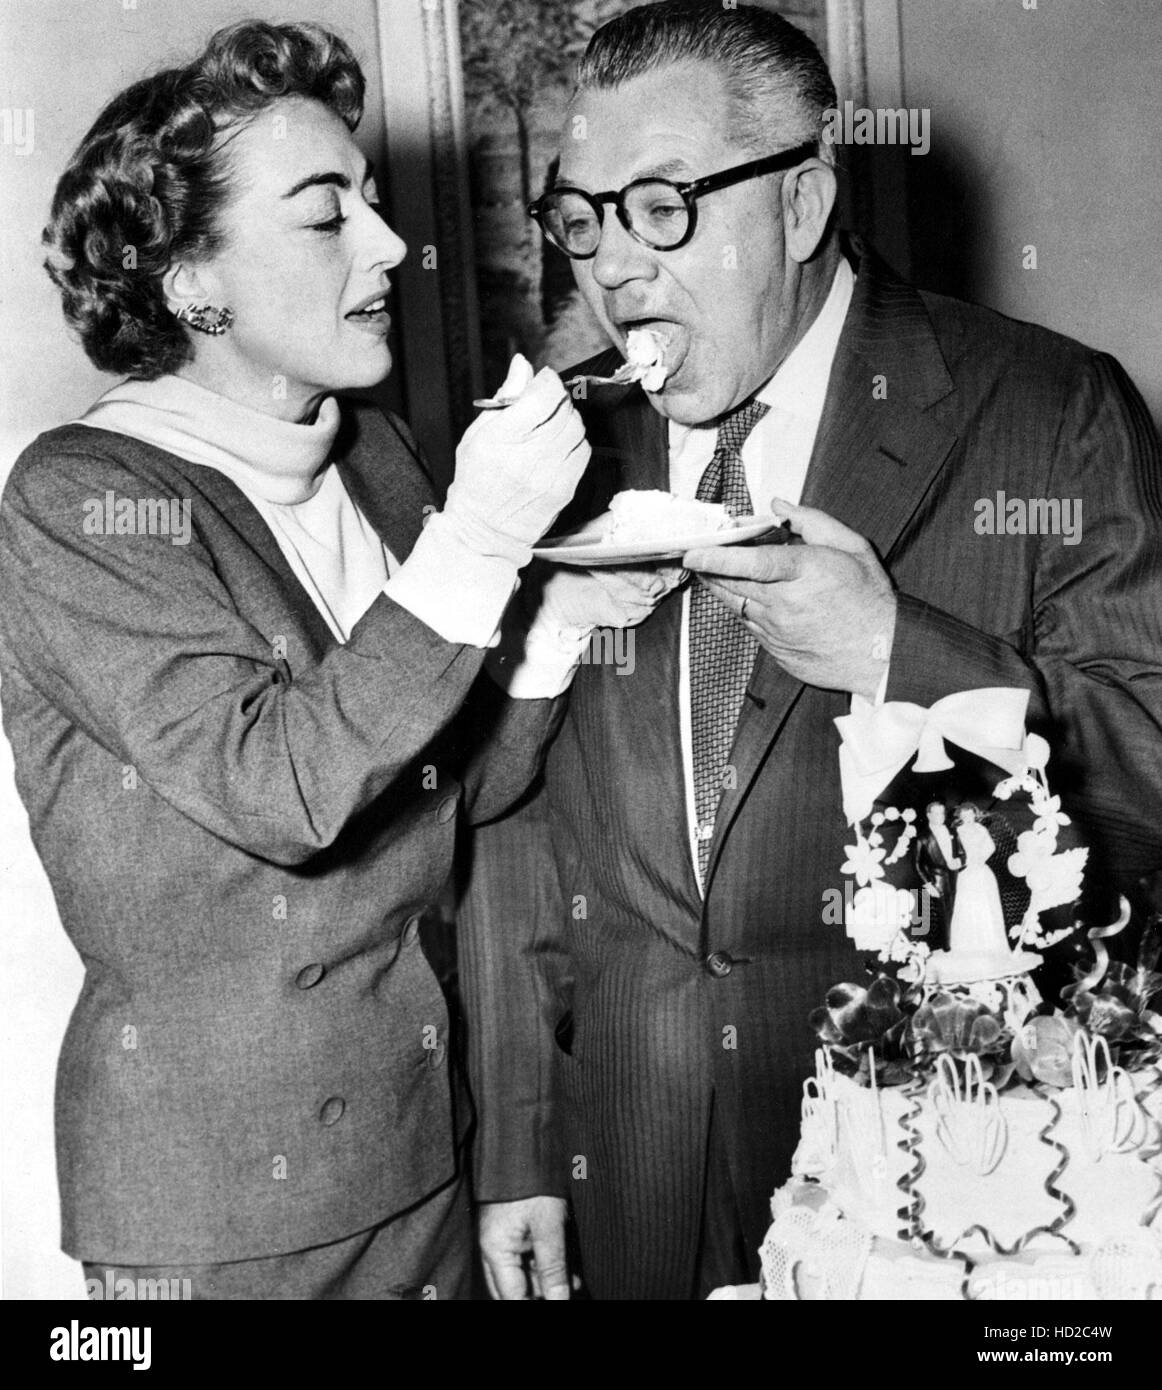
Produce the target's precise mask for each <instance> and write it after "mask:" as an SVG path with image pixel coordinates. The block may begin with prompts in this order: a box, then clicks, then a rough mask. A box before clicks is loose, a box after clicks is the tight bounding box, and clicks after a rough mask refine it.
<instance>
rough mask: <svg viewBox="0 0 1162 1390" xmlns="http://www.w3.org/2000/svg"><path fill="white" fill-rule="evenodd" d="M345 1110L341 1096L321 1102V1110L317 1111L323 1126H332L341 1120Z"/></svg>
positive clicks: (344, 1103)
mask: <svg viewBox="0 0 1162 1390" xmlns="http://www.w3.org/2000/svg"><path fill="white" fill-rule="evenodd" d="M346 1109H347V1102H346V1101H345V1100H344V1099H343V1097H342V1096H332V1097H331V1098H330V1099H329V1100H325V1101H324V1102H323V1108H322V1110H320V1111H319V1119H320V1120H321V1121H322V1122H323V1124H325V1125H333V1124H335V1123H336V1122H337V1121H338V1120H341V1119H342V1118H343V1111H344V1110H346Z"/></svg>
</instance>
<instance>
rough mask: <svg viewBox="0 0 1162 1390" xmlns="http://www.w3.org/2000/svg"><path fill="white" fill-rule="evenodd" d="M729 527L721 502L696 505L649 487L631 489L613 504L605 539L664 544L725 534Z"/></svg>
mask: <svg viewBox="0 0 1162 1390" xmlns="http://www.w3.org/2000/svg"><path fill="white" fill-rule="evenodd" d="M730 525H731V519H730V513H729V512H728V511H727V510H726V508H725V507H724V506H723V505H722V504H721V503H720V502H695V501H692V500H688V499H687V498H684V497H677V496H675V494H674V493H672V492H660V491H655V490H653V489H648V488H645V489H629V490H627V491H625V492H619V493H618V494H617V495H616V496H615V497H614V498H613V499H612V501H611V502H610V504H609V515H608V517H607V520H606V525H605V531H604V539H605V540H607V541H615V542H617V543H618V544H636V543H638V542H642V543H647V544H655V543H657V544H661V543H663V542H665V541H671V540H682V539H684V538H686V537H688V536H692V535H702V534H704V533H708V532H713V531H726V530H729V529H730Z"/></svg>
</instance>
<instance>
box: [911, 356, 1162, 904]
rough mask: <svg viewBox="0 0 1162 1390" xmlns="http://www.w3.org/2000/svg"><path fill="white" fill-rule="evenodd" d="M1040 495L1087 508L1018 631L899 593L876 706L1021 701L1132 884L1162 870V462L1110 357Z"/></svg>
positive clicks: (1075, 402)
mask: <svg viewBox="0 0 1162 1390" xmlns="http://www.w3.org/2000/svg"><path fill="white" fill-rule="evenodd" d="M1045 487H1046V492H1045V496H1046V497H1047V498H1049V497H1058V498H1081V499H1082V501H1083V507H1082V526H1083V535H1084V544H1082V545H1063V544H1062V543H1061V540H1060V538H1059V537H1052V536H1050V537H1046V538H1044V539H1043V540H1042V542H1041V544H1040V549H1039V553H1038V559H1037V564H1036V569H1035V573H1034V575H1033V577H1032V585H1031V593H1030V601H1029V619H1028V622H1027V624H1026V627H1025V630H1024V631H1022V632H1020V633H1017V634H1011V635H1010V636H1009V637H1008V638H1004V637H1000V636H994V635H991V634H989V633H985V632H982V631H980V630H979V629H977V628H975V627H973V626H972V625H970V624H968V623H966V622H964V621H962V620H960V619H958V618H957V617H955V616H953V615H952V614H949V613H946V612H944V611H942V610H941V609H938V608H934V607H932V606H931V605H929V604H926V603H924V602H923V601H922V600H920V599H919V598H916V597H914V596H913V595H910V594H906V593H902V594H900V595H899V608H898V613H897V620H896V632H895V640H894V643H893V647H892V657H891V665H890V669H889V679H888V686H887V691H886V696H885V698H886V699H888V700H909V701H914V702H915V703H917V704H922V705H930V704H931V703H932V702H933V701H935V700H938V699H940V698H941V697H942V696H944V695H948V694H951V693H952V692H954V691H957V690H965V689H970V688H973V687H977V686H992V685H1010V686H1013V685H1015V686H1022V687H1024V688H1026V689H1028V690H1029V692H1030V701H1029V716H1028V718H1029V723H1030V725H1031V726H1034V727H1040V728H1042V729H1044V730H1045V731H1046V733H1047V734H1048V737H1049V738H1050V740H1051V742H1052V744H1053V747H1054V767H1055V769H1056V771H1057V778H1058V781H1059V782H1060V785H1061V787H1062V790H1063V791H1064V792H1065V794H1066V796H1067V798H1068V800H1069V802H1070V803H1072V806H1073V807H1074V808H1075V809H1076V811H1077V813H1078V814H1079V815H1082V816H1084V819H1085V822H1086V825H1087V828H1088V829H1089V831H1090V832H1091V834H1092V835H1093V837H1094V838H1095V839H1096V840H1097V842H1098V843H1099V844H1100V846H1101V849H1102V851H1103V855H1104V857H1105V860H1106V863H1107V865H1108V866H1109V868H1110V869H1111V870H1112V871H1113V873H1114V875H1115V877H1116V878H1118V879H1119V880H1120V881H1122V882H1123V883H1127V882H1129V881H1130V880H1131V879H1133V878H1136V877H1137V876H1138V875H1139V874H1141V873H1143V872H1146V871H1148V870H1150V869H1154V868H1157V867H1158V865H1159V864H1162V462H1160V458H1159V448H1158V438H1157V434H1156V433H1155V430H1154V427H1153V424H1152V422H1151V420H1150V417H1149V414H1148V412H1147V410H1146V407H1145V405H1144V404H1143V402H1142V400H1141V398H1140V396H1139V395H1138V393H1137V392H1136V390H1135V389H1134V386H1133V384H1132V383H1131V382H1130V381H1129V379H1128V377H1126V375H1125V373H1124V372H1123V371H1122V369H1121V368H1120V367H1119V365H1118V364H1117V362H1116V361H1114V360H1113V359H1112V358H1110V357H1108V356H1105V355H1103V354H1093V355H1091V356H1090V357H1089V358H1088V359H1087V360H1086V361H1085V363H1084V365H1083V366H1082V367H1081V368H1080V370H1079V379H1078V380H1077V381H1076V383H1075V385H1074V389H1073V391H1072V392H1071V394H1070V397H1069V404H1068V407H1067V409H1066V411H1065V414H1064V416H1063V418H1062V421H1061V425H1060V429H1059V431H1058V436H1057V442H1056V447H1055V450H1054V455H1053V463H1052V471H1051V473H1050V474H1049V476H1048V478H1047V481H1046V483H1045Z"/></svg>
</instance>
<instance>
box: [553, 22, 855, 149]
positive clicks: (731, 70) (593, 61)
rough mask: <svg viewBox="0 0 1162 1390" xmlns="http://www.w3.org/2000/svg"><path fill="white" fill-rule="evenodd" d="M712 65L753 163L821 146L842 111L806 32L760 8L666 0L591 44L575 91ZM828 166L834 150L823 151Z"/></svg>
mask: <svg viewBox="0 0 1162 1390" xmlns="http://www.w3.org/2000/svg"><path fill="white" fill-rule="evenodd" d="M688 62H705V63H713V64H714V65H716V66H717V67H718V69H719V70H720V71H721V73H722V75H723V77H724V78H725V81H726V87H727V92H728V95H729V101H730V110H729V111H728V113H727V117H728V121H729V125H730V130H731V132H732V134H733V136H734V138H735V140H737V142H738V143H739V144H740V145H741V146H742V147H743V148H744V149H745V150H747V151H748V152H749V153H751V154H752V155H754V156H755V157H759V156H761V155H764V154H772V153H774V152H775V151H777V150H780V149H784V148H788V147H790V146H793V145H799V144H803V143H806V142H807V141H810V140H816V141H820V137H821V135H822V130H823V122H824V113H825V112H826V111H828V110H829V109H833V108H835V107H836V105H837V100H836V95H835V84H834V83H833V82H832V80H831V74H830V73H829V72H828V71H827V64H826V63H825V62H824V61H823V58H822V56H821V55H820V53H819V50H818V49H817V48H816V47H815V45H814V44H813V43H812V42H811V40H810V39H809V38H808V37H807V35H806V34H804V33H803V31H802V30H801V29H797V28H796V27H795V26H794V25H793V24H791V23H789V22H788V21H787V20H785V19H783V18H782V16H781V15H777V14H775V13H774V12H773V11H771V10H765V9H760V8H759V7H758V6H757V5H737V6H726V5H723V4H722V3H721V0H662V3H660V4H656V5H642V6H640V7H639V8H637V9H632V10H628V11H626V13H625V14H621V15H618V16H617V18H616V19H612V20H610V21H609V23H608V24H605V25H603V26H602V27H601V28H600V29H598V30H597V31H596V33H595V34H594V35H593V37H592V38H591V39H590V40H589V46H588V48H587V49H586V50H585V54H584V56H583V57H582V59H581V63H580V66H579V68H578V70H577V90H578V91H591V90H597V91H601V90H608V89H610V88H613V87H619V86H621V85H622V84H623V83H626V82H629V81H632V79H633V78H635V77H642V76H644V75H645V74H647V73H652V72H657V71H659V70H660V69H662V68H666V67H670V66H673V65H674V64H677V63H688ZM820 156H821V158H824V159H826V160H828V162H831V159H832V146H830V145H827V144H823V143H822V142H821V143H820Z"/></svg>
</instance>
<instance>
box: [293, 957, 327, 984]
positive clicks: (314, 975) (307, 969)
mask: <svg viewBox="0 0 1162 1390" xmlns="http://www.w3.org/2000/svg"><path fill="white" fill-rule="evenodd" d="M326 973H327V970H326V967H325V966H322V965H320V964H319V963H318V961H316V962H315V963H314V964H313V965H304V966H303V968H302V969H301V970H300V971H299V973H298V974H297V975H296V976H295V984H296V985H298V987H299V989H312V988H313V987H314V986H315V985H317V984H318V983H319V981H320V980H321V979H322V978H323V976H324V975H325V974H326Z"/></svg>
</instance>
